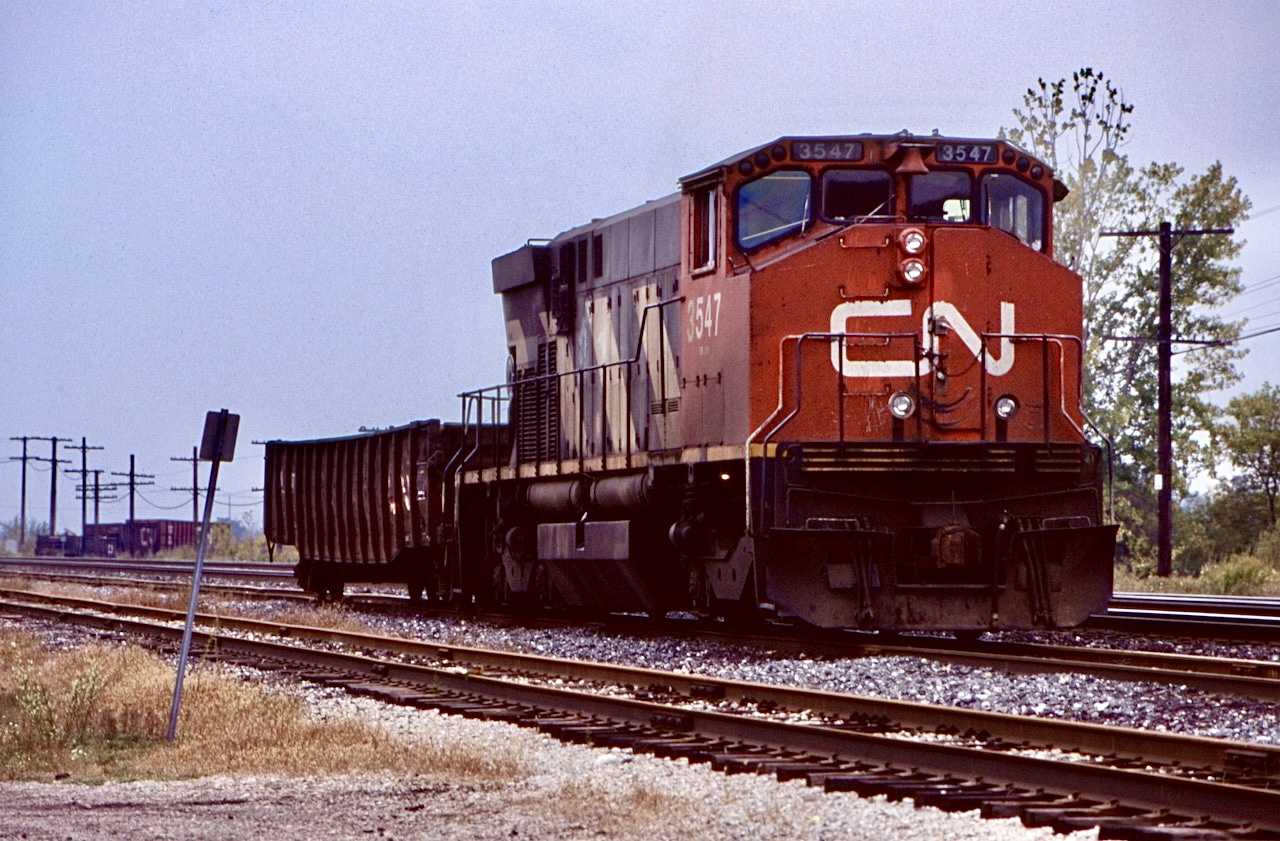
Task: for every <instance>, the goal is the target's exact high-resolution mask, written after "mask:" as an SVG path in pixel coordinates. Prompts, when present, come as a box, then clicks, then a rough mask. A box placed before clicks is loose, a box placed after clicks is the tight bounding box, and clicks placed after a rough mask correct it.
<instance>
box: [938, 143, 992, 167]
mask: <svg viewBox="0 0 1280 841" xmlns="http://www.w3.org/2000/svg"><path fill="white" fill-rule="evenodd" d="M934 157H935V158H937V160H938V161H939V162H940V163H945V164H993V163H995V162H996V161H997V160H999V156H998V154H997V153H996V147H995V146H993V145H991V144H990V143H939V144H938V146H937V149H936V151H935V152H934Z"/></svg>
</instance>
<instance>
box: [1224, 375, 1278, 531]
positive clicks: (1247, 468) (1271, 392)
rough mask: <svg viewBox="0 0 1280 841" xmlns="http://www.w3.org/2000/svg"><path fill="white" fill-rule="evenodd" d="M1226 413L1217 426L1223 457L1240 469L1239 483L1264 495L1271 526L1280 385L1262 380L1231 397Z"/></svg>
mask: <svg viewBox="0 0 1280 841" xmlns="http://www.w3.org/2000/svg"><path fill="white" fill-rule="evenodd" d="M1227 416H1228V419H1229V422H1228V423H1226V424H1223V425H1222V427H1221V429H1220V430H1219V432H1220V438H1221V440H1222V443H1223V445H1224V447H1225V448H1226V451H1227V457H1228V458H1230V459H1231V463H1232V464H1233V465H1235V467H1236V468H1238V469H1239V470H1240V478H1241V483H1242V484H1243V486H1244V487H1245V488H1246V489H1248V490H1250V491H1253V492H1255V493H1259V494H1261V495H1262V496H1264V497H1265V498H1266V501H1267V512H1268V515H1269V518H1270V520H1269V524H1270V525H1273V526H1274V525H1275V524H1276V496H1277V494H1278V493H1280V388H1276V387H1275V386H1273V385H1271V384H1270V383H1263V385H1262V388H1261V389H1259V390H1258V391H1256V392H1253V393H1252V394H1241V395H1239V396H1237V397H1233V398H1232V399H1231V402H1230V403H1228V404H1227Z"/></svg>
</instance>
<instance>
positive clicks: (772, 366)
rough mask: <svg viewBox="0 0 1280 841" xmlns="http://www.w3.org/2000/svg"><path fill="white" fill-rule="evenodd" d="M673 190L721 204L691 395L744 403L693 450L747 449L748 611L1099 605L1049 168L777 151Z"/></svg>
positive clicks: (947, 153) (1074, 328) (1078, 347)
mask: <svg viewBox="0 0 1280 841" xmlns="http://www.w3.org/2000/svg"><path fill="white" fill-rule="evenodd" d="M684 184H685V193H686V201H687V204H688V205H689V207H690V210H691V211H693V210H694V209H696V208H697V207H698V206H699V205H702V204H708V203H713V202H708V201H707V200H705V199H702V198H700V197H699V194H700V192H704V191H712V190H714V191H715V193H716V198H717V199H719V200H720V201H722V202H723V206H724V208H725V209H724V212H723V217H722V220H721V221H722V225H721V227H722V229H723V231H724V236H723V239H722V241H721V242H719V243H718V246H719V247H721V248H722V249H723V252H724V255H725V258H724V259H723V260H722V261H721V262H720V264H719V265H717V267H716V269H715V271H713V272H703V273H699V272H697V271H690V272H688V274H687V275H686V281H687V284H686V286H685V293H686V297H687V300H688V301H691V302H692V309H693V313H694V314H693V315H692V317H691V324H692V325H693V329H691V330H690V331H689V333H688V334H687V338H688V340H689V343H690V345H691V347H689V348H687V349H686V355H685V360H686V362H685V374H684V379H685V380H686V381H692V382H694V383H708V382H728V383H729V386H728V389H729V390H730V391H731V392H733V393H743V394H746V395H749V398H748V399H749V405H748V406H747V407H746V408H745V410H744V411H740V412H727V413H726V415H725V423H724V425H723V426H722V427H721V428H720V429H714V428H707V426H706V425H705V424H704V425H703V428H702V429H689V428H688V427H686V433H687V437H686V444H691V443H696V442H698V441H699V440H701V441H703V442H705V443H706V444H707V446H708V447H711V446H713V445H715V444H718V443H720V444H722V443H725V442H729V441H733V440H735V439H736V440H742V441H744V442H745V445H744V447H743V458H744V460H745V462H746V464H747V475H748V477H749V478H748V483H747V487H746V489H745V497H746V498H745V499H744V505H745V508H746V511H747V515H746V522H745V525H744V529H743V541H744V542H749V544H750V552H749V554H750V556H751V559H752V574H753V576H754V584H755V586H756V588H757V592H759V593H762V594H765V596H764V598H762V599H761V600H762V601H765V602H767V603H768V604H769V605H770V606H772V607H776V609H777V610H778V612H779V613H782V614H785V615H791V616H796V617H799V618H801V619H804V620H806V621H809V622H813V623H815V624H819V625H828V626H861V627H873V628H892V629H907V628H931V627H951V628H957V629H960V628H963V629H985V628H996V627H1006V626H1017V627H1027V626H1058V625H1074V624H1077V623H1079V622H1081V621H1083V619H1084V618H1085V617H1087V616H1088V614H1089V613H1090V612H1093V611H1095V610H1098V609H1100V608H1101V607H1102V606H1103V605H1104V604H1105V600H1106V598H1107V595H1108V594H1109V592H1110V581H1111V563H1112V555H1113V546H1114V535H1115V527H1114V526H1111V525H1106V524H1105V523H1104V522H1103V514H1102V510H1103V505H1102V490H1101V489H1102V479H1103V469H1104V467H1105V462H1104V460H1103V459H1102V458H1101V454H1100V451H1099V450H1098V448H1097V447H1095V446H1093V445H1092V444H1091V443H1090V442H1089V433H1087V431H1086V430H1088V429H1089V424H1088V422H1087V419H1085V418H1084V416H1083V413H1082V411H1081V408H1080V383H1081V370H1080V369H1081V361H1082V357H1083V347H1082V344H1081V339H1080V335H1081V324H1082V319H1083V314H1082V290H1081V285H1080V280H1079V278H1078V277H1077V276H1076V275H1075V274H1073V273H1072V272H1070V271H1069V270H1067V269H1066V268H1064V267H1062V266H1059V265H1058V264H1056V263H1054V262H1053V261H1052V259H1051V254H1052V227H1051V219H1052V213H1051V208H1052V202H1053V201H1054V200H1055V199H1060V198H1061V197H1062V196H1064V195H1065V190H1064V189H1063V188H1062V186H1061V184H1059V183H1058V182H1056V181H1055V180H1054V179H1053V177H1052V174H1051V173H1050V172H1049V171H1048V169H1047V168H1046V167H1045V166H1043V165H1042V164H1040V163H1039V162H1036V161H1034V160H1033V159H1031V158H1030V157H1029V156H1027V155H1026V154H1025V153H1023V152H1021V150H1018V149H1016V148H1015V147H1012V146H1010V145H1009V144H1006V143H1003V142H997V141H974V140H953V139H948V138H938V137H931V138H915V137H911V136H901V135H899V136H893V137H874V136H865V135H864V136H859V137H852V138H783V139H780V140H778V141H775V142H774V143H771V144H767V145H766V146H764V147H761V148H759V149H757V150H753V151H752V152H748V153H745V154H744V155H742V156H739V157H736V158H731V159H729V160H727V161H724V162H722V163H721V164H718V165H717V166H715V167H712V168H710V169H709V170H706V171H703V172H702V173H698V174H696V175H694V176H690V177H689V178H687V179H685V181H684ZM697 236H698V234H697V231H696V229H695V228H693V227H692V226H691V231H690V239H689V241H688V242H687V243H686V251H687V253H688V254H690V255H694V254H697V253H698V252H699V250H700V249H701V247H700V246H699V244H698V243H697V241H696V240H697ZM701 250H706V249H701ZM712 250H714V249H712ZM696 262H697V260H696V259H691V260H690V261H689V264H690V265H692V264H693V263H696ZM703 302H705V304H704V303H703ZM700 306H706V307H709V308H710V309H711V310H712V311H714V312H716V317H715V318H714V319H712V320H711V323H709V324H708V323H707V321H708V320H707V319H706V317H705V316H701V315H699V314H698V312H697V310H698V308H699V307H700ZM690 309H691V307H690V304H689V303H688V302H687V303H686V311H687V312H688V311H689V310H690ZM698 327H703V328H707V329H704V330H703V331H701V332H702V333H703V335H699V332H700V331H699V330H698V329H697V328H698ZM744 359H745V360H747V364H746V366H740V365H737V364H736V363H737V362H738V361H739V360H744ZM744 368H745V370H746V372H747V373H745V374H744V373H743V369H744ZM726 404H727V401H726ZM735 421H736V423H735ZM690 433H691V434H690ZM699 435H700V436H701V439H700V438H699ZM717 436H718V437H717ZM1098 437H1100V436H1098ZM710 439H714V440H710ZM707 565H708V568H709V570H710V571H711V577H712V580H717V579H718V578H719V577H723V574H724V573H725V572H726V570H725V569H723V563H722V562H720V561H716V560H711V561H709V562H708V564H707ZM743 571H744V570H742V569H737V570H734V572H737V573H741V572H743Z"/></svg>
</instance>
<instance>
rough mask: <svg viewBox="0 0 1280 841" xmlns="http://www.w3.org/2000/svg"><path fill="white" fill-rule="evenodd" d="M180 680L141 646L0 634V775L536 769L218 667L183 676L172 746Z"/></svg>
mask: <svg viewBox="0 0 1280 841" xmlns="http://www.w3.org/2000/svg"><path fill="white" fill-rule="evenodd" d="M173 680H174V673H173V669H172V667H171V666H168V665H166V664H165V663H164V662H163V661H161V660H160V659H159V658H157V657H155V656H154V655H152V654H150V653H149V652H146V651H143V650H141V649H138V648H132V647H116V646H104V645H91V646H87V647H85V648H83V649H78V650H74V651H47V650H44V649H43V648H41V646H40V643H39V642H37V641H36V640H34V639H32V638H31V637H28V636H25V635H22V634H17V633H14V632H12V631H6V630H0V722H3V725H2V726H3V730H0V778H3V779H11V780H13V779H34V780H41V779H45V780H47V779H53V778H70V779H73V780H84V781H95V780H102V779H140V778H150V779H181V778H188V777H198V776H204V775H208V774H272V775H284V776H311V775H328V774H341V773H360V772H382V773H393V774H423V775H431V776H435V777H441V776H443V777H446V778H456V779H461V780H468V781H479V782H486V781H493V782H496V781H505V780H510V779H512V778H520V777H523V776H527V774H528V773H530V768H531V767H532V765H531V763H530V761H529V760H528V758H527V757H526V756H525V755H524V754H523V753H522V752H520V751H519V750H516V749H511V750H509V751H507V752H506V753H500V754H494V753H493V752H492V751H491V750H489V749H485V748H482V747H476V746H468V745H466V744H456V743H450V742H446V741H443V740H438V739H434V738H432V737H431V736H430V735H428V736H424V737H422V738H415V739H412V740H410V739H405V738H398V737H394V736H392V735H390V734H388V733H387V732H386V731H385V730H383V729H381V728H379V727H376V726H373V725H371V724H369V723H367V722H364V721H361V720H359V719H355V718H341V719H336V720H329V721H318V720H316V719H315V718H314V717H312V716H311V715H310V714H309V712H308V710H307V707H306V706H305V704H304V703H303V702H302V701H301V700H300V699H298V698H297V697H295V696H292V695H290V694H287V693H285V692H282V691H273V690H270V689H266V688H263V687H260V686H257V685H254V684H249V683H246V682H245V681H244V680H243V679H241V678H240V677H239V676H237V675H234V674H232V673H230V672H227V671H225V670H223V669H221V668H218V667H201V668H200V669H199V670H197V671H195V672H193V673H192V674H190V675H189V676H188V678H187V680H186V683H185V690H184V696H183V708H182V716H181V718H180V720H179V725H178V727H179V735H180V738H179V739H178V740H177V741H176V742H175V743H174V744H169V743H168V742H166V741H165V732H166V730H167V727H168V716H169V706H170V703H171V700H172V693H173Z"/></svg>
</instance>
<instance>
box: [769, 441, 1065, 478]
mask: <svg viewBox="0 0 1280 841" xmlns="http://www.w3.org/2000/svg"><path fill="white" fill-rule="evenodd" d="M779 449H780V450H781V451H782V453H783V457H784V458H787V459H789V460H792V461H794V462H796V463H797V465H798V467H799V469H800V472H801V473H810V474H812V473H829V472H841V473H847V472H866V473H871V472H886V471H897V472H901V471H928V472H932V473H936V472H943V473H969V472H975V471H977V472H983V473H1018V472H1032V473H1041V474H1072V475H1074V474H1079V473H1080V471H1081V468H1082V465H1083V464H1084V463H1085V462H1086V453H1085V448H1084V447H1080V446H1075V445H1064V446H1058V447H1051V446H1045V445H1043V444H1035V445H1022V446H1017V445H1011V444H1010V445H1002V444H984V445H980V446H975V445H965V444H959V445H951V444H933V445H927V446H910V447H903V446H902V445H894V444H875V443H871V444H844V445H840V444H825V443H820V444H805V445H803V446H799V445H796V446H792V447H789V448H788V447H780V448H779Z"/></svg>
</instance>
